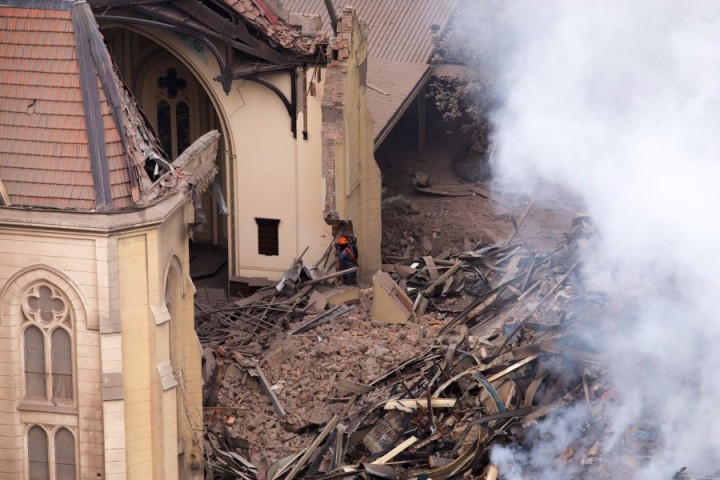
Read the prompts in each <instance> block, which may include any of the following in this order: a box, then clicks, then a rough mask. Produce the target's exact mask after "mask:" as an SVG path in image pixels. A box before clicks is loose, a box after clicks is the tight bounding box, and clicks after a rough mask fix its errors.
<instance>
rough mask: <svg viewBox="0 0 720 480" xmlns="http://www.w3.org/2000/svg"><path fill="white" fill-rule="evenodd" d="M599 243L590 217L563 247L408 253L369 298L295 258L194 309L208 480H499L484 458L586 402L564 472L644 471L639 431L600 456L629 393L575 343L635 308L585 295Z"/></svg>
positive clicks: (645, 446)
mask: <svg viewBox="0 0 720 480" xmlns="http://www.w3.org/2000/svg"><path fill="white" fill-rule="evenodd" d="M592 234H593V229H592V225H591V224H590V222H589V220H588V219H587V218H586V217H578V218H577V219H576V221H575V222H573V230H572V232H570V233H568V234H566V236H567V239H568V242H567V244H566V245H564V246H563V247H561V248H559V249H556V250H554V251H548V252H533V251H529V250H528V249H527V248H526V247H525V246H524V245H523V244H522V243H512V239H513V238H512V237H511V238H510V239H509V240H506V241H504V242H498V243H496V244H493V245H481V244H478V245H474V246H472V248H470V249H468V250H467V251H464V252H461V253H458V254H447V253H441V254H439V255H436V256H433V255H429V253H430V252H420V255H415V253H417V252H411V253H412V254H413V255H412V256H407V257H391V258H387V259H386V260H387V261H388V262H392V263H387V264H385V265H383V271H382V272H378V274H377V275H376V276H375V279H374V283H373V287H372V288H367V289H364V290H358V289H357V288H355V287H342V288H338V287H331V286H329V285H325V284H324V283H327V281H326V282H318V281H316V279H315V280H313V279H312V276H313V274H312V272H308V271H307V269H305V268H304V267H302V265H301V262H296V264H295V265H293V266H291V268H289V269H288V272H291V274H289V275H286V276H285V277H284V280H285V281H284V282H281V284H282V288H280V285H278V287H274V288H267V289H262V290H259V291H258V292H257V293H255V294H254V295H253V296H251V297H248V298H245V299H241V300H239V301H237V302H231V303H228V304H227V305H215V306H214V309H208V310H206V311H204V312H202V311H201V312H199V314H198V317H199V322H200V323H199V325H198V334H199V336H200V339H201V342H202V344H203V346H204V348H205V355H206V359H207V362H206V365H205V367H206V378H207V380H206V387H207V388H206V395H205V412H206V427H207V436H206V439H207V441H206V451H207V454H208V458H207V467H208V471H209V472H210V475H212V476H213V478H267V479H276V478H284V479H292V478H300V477H302V478H318V479H320V478H323V479H332V478H346V477H347V478H353V477H361V478H373V477H379V478H388V479H391V478H433V479H438V478H460V477H463V476H466V477H467V478H487V479H494V478H502V477H499V474H500V473H501V472H498V469H497V468H496V467H495V466H493V465H491V463H490V460H489V451H490V448H491V447H492V446H493V445H498V444H502V445H514V446H515V448H519V449H522V448H529V447H530V446H532V445H533V443H536V442H543V441H545V440H546V439H545V438H543V436H542V434H538V433H533V430H532V429H530V427H531V426H532V425H534V424H536V423H537V422H538V420H540V419H542V418H545V417H547V416H550V415H553V413H554V412H556V411H558V410H559V409H561V407H566V406H568V405H576V404H580V405H584V408H587V409H588V411H589V412H590V413H589V414H588V416H587V418H588V421H586V422H585V423H584V424H583V426H582V428H583V429H584V431H583V435H582V436H581V437H580V440H579V441H578V442H576V444H575V445H573V446H572V447H571V448H568V449H567V450H566V451H565V452H564V453H563V454H562V455H561V457H560V458H556V459H554V461H557V462H562V463H564V464H566V465H567V464H571V465H574V466H575V467H576V468H577V471H578V472H582V478H610V477H609V476H608V475H609V473H608V472H609V471H610V470H608V468H609V467H608V466H609V464H610V462H611V461H612V465H613V466H612V472H614V474H617V472H618V471H619V469H620V470H621V469H622V468H623V466H627V469H628V471H632V469H633V468H634V467H636V466H637V465H636V463H637V462H641V461H642V458H644V456H646V455H647V452H648V451H650V450H651V449H652V448H653V447H654V445H655V443H656V442H657V437H658V435H657V431H656V429H655V428H654V427H652V425H651V424H648V425H634V426H633V427H632V430H629V431H628V432H626V433H625V437H624V441H622V442H620V443H619V445H620V446H619V447H618V448H616V449H615V450H614V451H612V452H606V451H601V445H602V441H603V439H604V438H606V435H608V433H607V429H608V428H607V424H606V421H607V420H606V419H605V418H604V416H603V411H604V409H605V407H606V405H608V404H609V403H611V402H614V401H616V400H617V398H618V393H617V392H615V391H614V390H612V389H611V388H609V387H608V385H607V384H606V383H605V381H604V380H603V378H604V375H605V371H604V368H603V365H602V363H601V361H600V358H599V356H598V355H597V354H596V353H595V352H593V350H592V348H591V346H589V345H588V344H587V342H586V340H584V338H587V337H584V336H582V335H580V334H579V332H581V331H583V330H585V329H586V327H587V325H593V324H594V323H597V322H599V321H600V320H601V319H604V318H605V316H608V315H609V316H611V317H612V318H615V319H617V318H620V317H622V315H625V314H628V312H630V311H631V310H632V308H631V302H629V301H628V300H627V299H625V300H623V301H620V302H618V301H615V300H613V301H610V299H608V298H607V296H606V295H604V294H603V293H602V292H596V291H592V290H591V289H588V288H585V287H584V286H583V279H582V278H581V273H580V268H579V266H580V265H582V264H584V262H585V260H584V257H585V252H586V251H587V245H588V243H589V242H591V241H592ZM425 253H428V254H425ZM303 272H305V275H303ZM321 278H322V277H321ZM329 280H330V281H331V280H332V279H329ZM308 287H310V288H308ZM603 321H604V320H603ZM616 478H617V477H616Z"/></svg>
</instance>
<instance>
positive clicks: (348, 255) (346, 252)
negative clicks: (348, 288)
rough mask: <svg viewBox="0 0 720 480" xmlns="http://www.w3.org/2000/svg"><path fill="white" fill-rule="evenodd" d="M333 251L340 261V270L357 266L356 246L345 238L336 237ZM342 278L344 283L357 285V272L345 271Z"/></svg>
mask: <svg viewBox="0 0 720 480" xmlns="http://www.w3.org/2000/svg"><path fill="white" fill-rule="evenodd" d="M335 253H336V254H337V258H338V261H339V263H340V270H347V269H348V268H353V267H357V266H358V250H357V246H355V245H354V244H351V243H349V242H348V239H347V238H345V237H340V238H338V242H337V245H336V252H335ZM342 280H343V283H344V284H345V285H357V272H350V273H346V274H345V275H343V277H342Z"/></svg>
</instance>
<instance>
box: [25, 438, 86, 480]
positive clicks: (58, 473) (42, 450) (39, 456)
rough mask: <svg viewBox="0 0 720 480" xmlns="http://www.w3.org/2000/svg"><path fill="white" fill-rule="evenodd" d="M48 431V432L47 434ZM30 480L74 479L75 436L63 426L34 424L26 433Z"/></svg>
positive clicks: (75, 467)
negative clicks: (53, 427)
mask: <svg viewBox="0 0 720 480" xmlns="http://www.w3.org/2000/svg"><path fill="white" fill-rule="evenodd" d="M48 432H50V433H49V434H48ZM27 452H28V455H27V458H28V477H29V478H30V480H50V479H54V480H76V479H77V464H76V460H75V436H74V435H73V434H72V432H71V431H70V430H68V429H67V428H65V427H60V428H58V429H57V430H55V431H54V433H53V430H52V427H49V426H39V425H34V426H32V427H31V428H30V430H28V433H27Z"/></svg>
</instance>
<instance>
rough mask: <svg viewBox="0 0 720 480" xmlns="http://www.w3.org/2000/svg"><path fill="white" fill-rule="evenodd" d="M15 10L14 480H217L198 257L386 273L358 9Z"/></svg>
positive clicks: (6, 401)
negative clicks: (350, 254) (342, 257)
mask: <svg viewBox="0 0 720 480" xmlns="http://www.w3.org/2000/svg"><path fill="white" fill-rule="evenodd" d="M321 25H322V23H321V22H320V20H319V17H316V16H310V15H290V14H289V13H288V12H287V11H285V10H284V9H283V8H282V7H281V6H280V5H276V4H275V2H273V1H271V0H203V1H194V0H177V1H173V2H166V1H153V0H141V1H137V0H135V1H127V0H90V1H88V2H85V1H63V0H29V1H28V0H25V1H23V0H0V79H1V80H0V351H1V352H2V353H0V371H1V372H2V373H1V375H2V376H3V384H2V388H1V389H0V391H1V392H2V394H1V395H0V413H1V417H2V419H3V421H2V423H3V428H2V429H1V430H0V477H3V478H19V479H20V478H32V479H35V478H38V479H45V478H47V479H80V478H97V479H124V478H132V479H160V478H181V479H182V478H188V479H190V478H203V477H204V473H203V470H204V468H203V438H202V398H201V391H202V375H201V357H202V352H201V349H200V345H199V342H198V339H197V336H196V333H195V331H194V318H193V317H194V305H193V296H194V292H195V287H194V285H193V282H192V278H191V272H190V251H191V246H192V245H199V244H205V245H212V246H214V248H217V250H218V251H220V252H223V255H226V262H227V266H228V277H229V278H230V279H231V281H236V282H240V283H242V282H244V281H246V280H247V279H254V278H258V277H259V278H264V279H269V280H271V281H272V280H277V279H279V278H280V277H281V275H282V274H283V272H284V271H285V269H286V267H287V266H288V265H289V264H291V263H292V262H293V261H294V260H295V259H296V258H299V257H301V256H303V255H304V258H306V259H317V258H320V257H321V256H322V254H323V252H324V251H325V250H326V249H327V246H328V245H329V244H330V243H331V242H332V241H333V238H334V237H335V236H336V235H337V234H338V233H339V232H341V233H344V234H348V235H350V236H352V237H353V238H356V239H357V243H358V245H359V247H360V249H361V251H362V255H361V257H360V278H361V280H362V281H368V279H369V278H370V277H371V276H372V274H373V273H374V272H375V271H377V270H378V268H379V266H380V248H379V247H380V233H381V232H380V194H381V192H380V172H379V169H378V167H377V165H376V163H375V160H374V158H373V121H372V119H371V116H370V113H369V112H368V108H367V104H366V99H365V82H366V80H365V75H366V56H367V41H366V35H365V33H364V27H363V26H362V25H361V23H360V22H359V21H358V19H357V16H356V14H355V13H354V11H353V10H352V9H349V8H348V9H345V10H343V11H342V12H334V11H333V12H332V29H331V30H330V31H328V30H324V29H322V28H321Z"/></svg>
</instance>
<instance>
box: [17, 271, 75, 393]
mask: <svg viewBox="0 0 720 480" xmlns="http://www.w3.org/2000/svg"><path fill="white" fill-rule="evenodd" d="M68 305H69V302H68V301H67V299H66V298H65V297H64V295H63V294H62V292H61V291H60V290H58V289H56V288H55V287H53V286H52V285H49V284H44V283H41V284H37V285H34V286H32V287H30V288H29V289H28V290H27V291H26V293H25V295H24V298H23V302H22V320H23V327H24V330H23V351H24V365H25V367H24V374H25V375H24V377H25V378H24V383H25V398H27V399H32V400H35V401H43V400H44V401H47V402H52V403H71V402H73V400H74V381H73V377H74V367H73V346H72V344H73V342H72V328H73V325H72V321H73V320H72V312H71V310H70V308H69V306H68Z"/></svg>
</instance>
